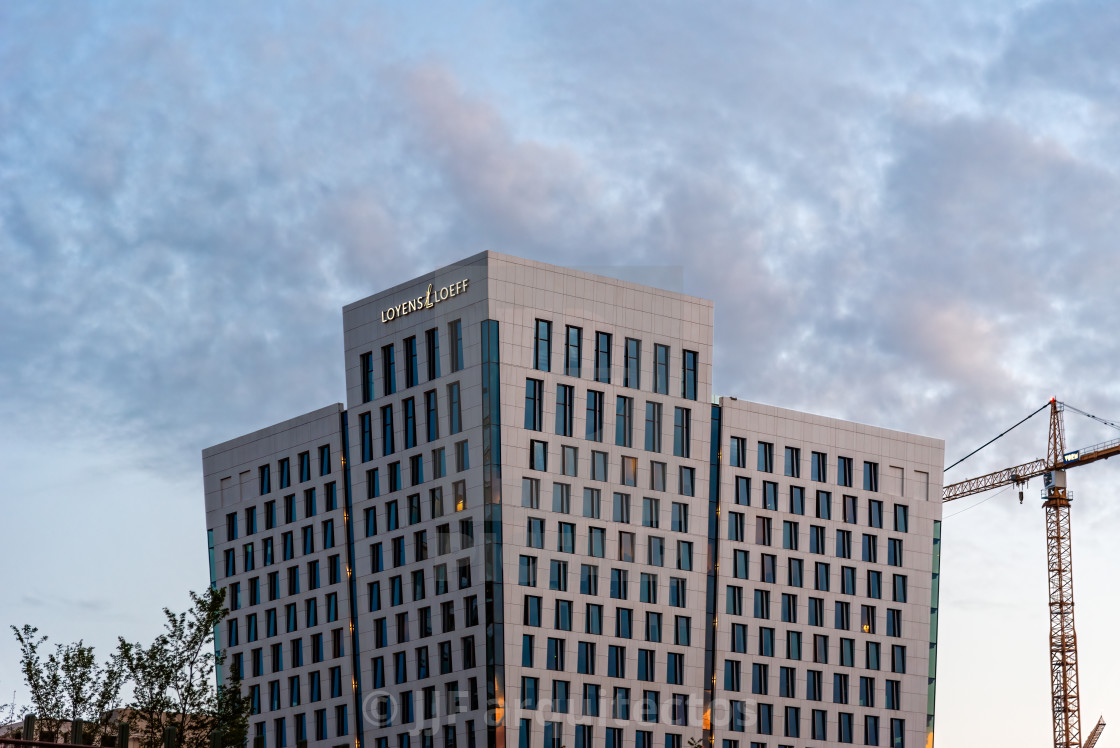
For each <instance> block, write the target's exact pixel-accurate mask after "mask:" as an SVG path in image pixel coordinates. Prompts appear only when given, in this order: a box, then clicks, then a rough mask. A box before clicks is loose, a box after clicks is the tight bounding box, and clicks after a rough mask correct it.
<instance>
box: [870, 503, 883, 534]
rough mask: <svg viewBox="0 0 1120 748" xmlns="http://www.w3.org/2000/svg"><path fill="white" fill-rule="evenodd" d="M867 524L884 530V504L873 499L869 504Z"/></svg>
mask: <svg viewBox="0 0 1120 748" xmlns="http://www.w3.org/2000/svg"><path fill="white" fill-rule="evenodd" d="M867 524H868V525H870V526H871V527H875V528H878V529H880V530H881V529H883V502H881V501H876V500H875V499H871V500H870V501H868V502H867Z"/></svg>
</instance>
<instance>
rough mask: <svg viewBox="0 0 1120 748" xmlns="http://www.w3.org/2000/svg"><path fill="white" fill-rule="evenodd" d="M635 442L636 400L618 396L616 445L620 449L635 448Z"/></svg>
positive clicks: (615, 431)
mask: <svg viewBox="0 0 1120 748" xmlns="http://www.w3.org/2000/svg"><path fill="white" fill-rule="evenodd" d="M633 440H634V398H632V397H624V396H622V395H619V396H618V406H617V408H616V409H615V430H614V443H615V444H616V445H618V446H620V447H630V446H633Z"/></svg>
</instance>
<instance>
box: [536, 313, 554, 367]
mask: <svg viewBox="0 0 1120 748" xmlns="http://www.w3.org/2000/svg"><path fill="white" fill-rule="evenodd" d="M551 367H552V323H551V322H549V321H548V320H543V319H538V320H537V321H536V325H535V327H534V336H533V368H534V369H536V370H538V371H552V368H551Z"/></svg>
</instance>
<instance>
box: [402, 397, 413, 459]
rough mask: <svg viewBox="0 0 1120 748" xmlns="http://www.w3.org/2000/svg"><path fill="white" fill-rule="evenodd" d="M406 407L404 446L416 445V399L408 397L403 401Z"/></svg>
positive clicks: (403, 405) (408, 447)
mask: <svg viewBox="0 0 1120 748" xmlns="http://www.w3.org/2000/svg"><path fill="white" fill-rule="evenodd" d="M401 406H402V407H403V409H404V448H405V449H412V448H413V447H415V446H416V399H415V398H412V397H406V398H405V399H404V401H403V402H402V403H401Z"/></svg>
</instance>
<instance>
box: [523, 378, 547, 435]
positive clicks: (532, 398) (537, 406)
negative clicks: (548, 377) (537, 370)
mask: <svg viewBox="0 0 1120 748" xmlns="http://www.w3.org/2000/svg"><path fill="white" fill-rule="evenodd" d="M543 390H544V382H542V381H541V380H539V379H526V380H525V428H527V429H529V430H530V431H540V430H541V420H543V413H544V398H543V397H542V393H543Z"/></svg>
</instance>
